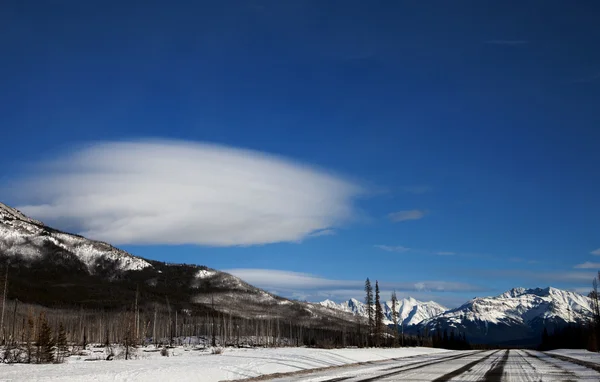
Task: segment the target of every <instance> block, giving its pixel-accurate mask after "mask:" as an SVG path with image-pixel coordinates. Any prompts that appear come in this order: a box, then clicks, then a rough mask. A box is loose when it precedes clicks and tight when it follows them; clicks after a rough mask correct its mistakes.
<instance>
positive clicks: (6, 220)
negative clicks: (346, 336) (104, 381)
mask: <svg viewBox="0 0 600 382" xmlns="http://www.w3.org/2000/svg"><path fill="white" fill-rule="evenodd" d="M5 264H7V265H8V277H9V288H8V292H9V294H8V297H9V298H10V299H19V301H21V302H29V303H35V304H40V305H44V306H48V307H61V308H68V307H77V308H78V309H79V308H87V309H101V310H119V309H123V307H126V306H129V305H131V303H132V301H134V299H135V294H136V291H137V293H139V297H140V301H142V308H143V307H144V305H145V306H146V307H147V309H149V310H151V309H154V304H155V303H160V304H163V305H169V306H171V307H172V308H176V309H186V310H187V311H203V310H207V311H208V310H213V309H214V310H218V311H221V312H224V313H228V314H232V315H235V316H239V317H247V318H283V319H285V318H288V317H293V318H294V320H295V322H299V323H301V322H303V321H306V322H307V323H308V324H310V325H312V326H315V327H320V326H321V327H327V326H335V325H339V324H348V325H355V317H354V316H352V315H351V314H349V313H343V312H339V311H334V310H331V309H328V308H325V307H322V306H320V305H318V304H309V303H304V302H299V301H293V300H287V299H285V298H282V297H279V296H275V295H273V294H270V293H268V292H266V291H264V290H261V289H259V288H256V287H253V286H252V285H249V284H247V283H245V282H244V281H242V280H240V279H239V278H237V277H234V276H232V275H230V274H228V273H224V272H220V271H217V270H215V269H210V268H207V267H204V266H197V265H187V264H167V263H164V262H159V261H153V260H147V259H143V258H140V257H137V256H133V255H131V254H129V253H127V252H125V251H123V250H120V249H118V248H115V247H113V246H111V245H110V244H107V243H103V242H99V241H94V240H89V239H86V238H84V237H82V236H78V235H73V234H69V233H66V232H62V231H60V230H57V229H53V228H51V227H48V226H45V225H44V224H43V223H42V222H40V221H37V220H34V219H31V218H29V217H27V216H25V215H24V214H22V213H21V212H20V211H18V210H16V209H14V208H11V207H9V206H6V205H4V204H2V203H0V266H1V267H2V272H4V270H5V269H6V268H5V267H4V265H5Z"/></svg>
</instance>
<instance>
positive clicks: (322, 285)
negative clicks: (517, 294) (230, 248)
mask: <svg viewBox="0 0 600 382" xmlns="http://www.w3.org/2000/svg"><path fill="white" fill-rule="evenodd" d="M224 272H227V273H230V274H232V275H234V276H237V277H239V278H241V279H242V280H244V281H246V282H247V283H249V284H252V285H255V286H257V287H260V288H264V289H276V290H278V291H280V292H282V293H285V294H286V295H302V296H310V295H318V294H319V293H322V292H323V291H329V293H333V292H332V291H335V294H337V295H352V296H354V297H355V298H360V296H361V295H362V292H360V293H357V291H362V289H363V287H364V283H365V280H336V279H328V278H324V277H320V276H315V275H311V274H307V273H300V272H291V271H282V270H276V269H256V268H238V269H226V270H224ZM371 283H372V284H373V285H375V280H374V279H372V280H371ZM379 286H380V287H381V288H382V289H383V288H386V290H387V289H389V290H390V291H391V290H397V291H406V292H411V291H412V292H425V291H427V292H473V291H482V290H484V288H481V287H479V286H477V285H472V284H467V283H461V282H453V281H439V280H429V281H427V280H426V281H417V282H410V281H407V282H386V281H381V280H380V281H379ZM309 291H312V292H309Z"/></svg>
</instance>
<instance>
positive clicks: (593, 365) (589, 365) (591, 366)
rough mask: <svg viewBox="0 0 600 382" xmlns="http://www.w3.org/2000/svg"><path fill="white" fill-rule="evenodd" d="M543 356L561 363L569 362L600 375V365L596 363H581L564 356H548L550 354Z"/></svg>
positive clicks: (581, 361)
mask: <svg viewBox="0 0 600 382" xmlns="http://www.w3.org/2000/svg"><path fill="white" fill-rule="evenodd" d="M544 354H546V355H547V356H549V357H552V358H556V359H559V360H561V361H565V362H571V363H574V364H576V365H579V366H583V367H587V368H588V369H592V370H594V371H597V372H599V373H600V365H599V364H597V363H593V362H588V361H583V360H581V359H577V358H571V357H567V356H565V355H558V354H550V353H544Z"/></svg>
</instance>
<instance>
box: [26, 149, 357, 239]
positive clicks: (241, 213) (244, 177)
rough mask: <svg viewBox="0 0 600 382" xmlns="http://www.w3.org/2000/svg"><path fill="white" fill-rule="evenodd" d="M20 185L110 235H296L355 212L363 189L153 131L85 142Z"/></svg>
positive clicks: (96, 232)
mask: <svg viewBox="0 0 600 382" xmlns="http://www.w3.org/2000/svg"><path fill="white" fill-rule="evenodd" d="M21 186H22V187H20V189H21V190H26V192H25V194H24V195H21V196H22V197H24V201H25V203H23V205H20V206H19V209H21V210H22V211H24V212H25V213H27V214H29V215H31V216H33V217H35V218H39V219H41V220H43V221H46V223H49V222H52V223H55V225H57V226H58V227H61V228H64V226H65V225H67V224H69V229H72V230H75V231H76V232H78V233H81V234H83V235H85V236H88V237H90V238H94V239H100V240H105V241H109V242H111V243H114V244H200V245H212V246H235V245H254V244H266V243H276V242H297V241H300V240H302V239H304V238H307V237H309V236H311V235H312V236H322V235H328V234H332V233H333V231H332V228H333V227H335V226H338V225H340V224H343V223H344V222H346V221H348V220H349V219H352V218H353V216H354V207H353V202H354V200H355V199H356V198H357V197H358V196H359V195H360V194H361V193H362V189H361V187H360V186H358V185H357V184H355V183H353V182H351V181H348V180H346V179H343V178H342V177H340V176H336V175H333V174H330V173H328V172H325V171H323V170H319V169H315V168H312V167H309V166H306V165H302V164H298V163H295V162H292V161H290V160H287V159H285V158H281V157H277V156H273V155H268V154H265V153H261V152H257V151H250V150H243V149H238V148H233V147H227V146H219V145H213V144H206V143H190V142H183V141H157V140H150V141H134V142H108V143H96V144H91V145H89V146H87V147H85V148H83V149H81V150H79V151H76V152H74V153H73V154H71V155H68V156H66V157H63V158H60V159H58V160H56V161H55V162H53V163H51V164H50V165H45V166H44V167H42V168H40V171H39V174H34V175H32V176H31V177H30V178H29V179H28V180H26V181H24V182H23V184H22V185H21ZM67 222H68V223H67Z"/></svg>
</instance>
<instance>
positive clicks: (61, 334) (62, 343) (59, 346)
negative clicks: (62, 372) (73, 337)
mask: <svg viewBox="0 0 600 382" xmlns="http://www.w3.org/2000/svg"><path fill="white" fill-rule="evenodd" d="M67 350H68V349H67V332H66V331H65V327H64V326H63V324H62V322H61V323H60V324H58V333H57V335H56V363H62V362H63V361H64V360H65V357H66V356H67Z"/></svg>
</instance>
